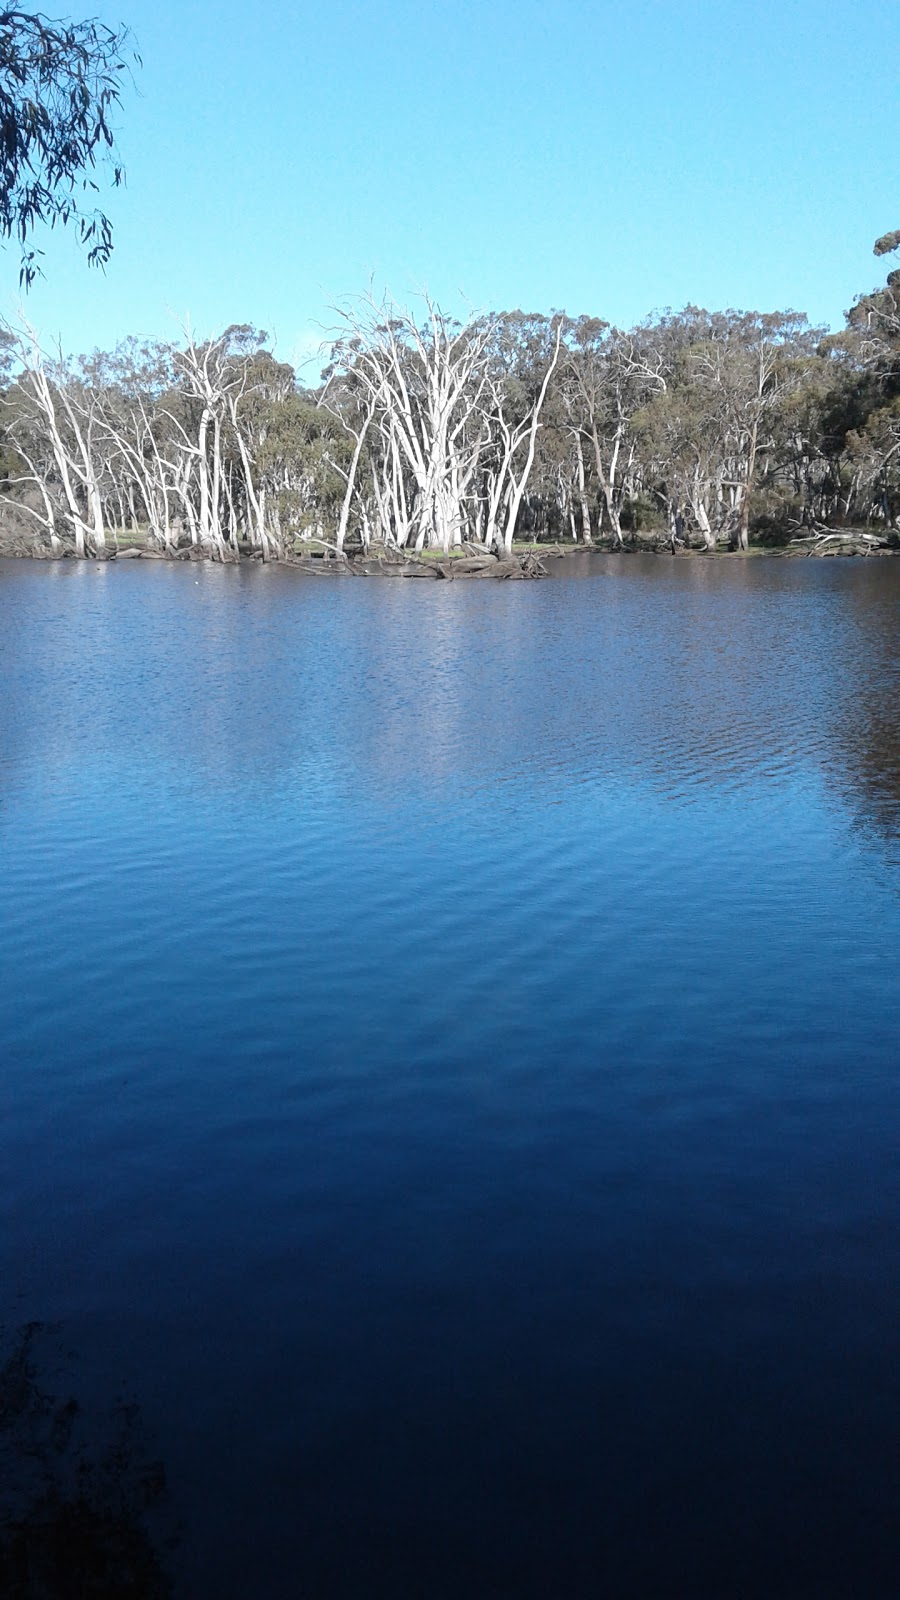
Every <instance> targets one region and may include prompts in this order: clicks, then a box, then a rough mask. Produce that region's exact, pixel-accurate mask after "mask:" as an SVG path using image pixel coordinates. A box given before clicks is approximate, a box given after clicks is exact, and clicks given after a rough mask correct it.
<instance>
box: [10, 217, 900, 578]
mask: <svg viewBox="0 0 900 1600" xmlns="http://www.w3.org/2000/svg"><path fill="white" fill-rule="evenodd" d="M898 243H900V234H889V235H885V237H884V238H883V239H881V240H879V241H878V244H877V245H876V254H881V255H883V254H887V253H889V252H890V251H892V250H894V249H896V248H897V246H898ZM336 316H337V318H338V323H337V326H336V328H335V329H334V330H333V333H332V336H331V338H330V339H329V340H328V341H326V344H325V346H324V348H323V368H322V373H321V381H320V382H319V383H318V384H316V385H315V386H313V387H305V386H303V385H302V384H301V383H300V382H299V381H298V377H297V374H296V373H295V372H294V370H293V368H292V367H291V366H290V365H288V364H287V363H285V362H283V361H281V360H279V359H278V358H277V356H276V355H275V353H274V352H273V350H272V349H271V347H270V342H269V340H268V339H267V337H266V335H265V334H264V333H261V332H258V331H257V330H256V329H254V328H252V327H250V326H247V325H242V326H233V327H230V328H228V329H226V330H225V331H224V332H223V333H221V334H219V335H218V336H216V337H212V338H202V339H201V338H198V337H197V336H196V335H195V334H194V333H193V332H192V331H191V330H190V329H185V330H183V332H182V335H181V337H179V338H178V339H175V340H172V341H170V342H161V341H142V340H139V339H137V338H130V339H127V340H126V341H125V342H124V343H122V344H120V345H119V346H118V347H117V348H116V349H114V350H112V351H109V352H102V351H94V352H93V353H92V354H91V355H89V356H80V357H70V356H68V355H66V354H65V353H64V352H63V351H62V350H59V349H57V350H55V351H48V350H46V349H44V348H42V346H41V343H40V341H39V339H38V338H37V336H36V335H35V334H34V332H33V331H32V330H31V329H30V328H29V327H28V326H27V325H26V324H25V323H20V324H18V325H13V324H6V325H5V326H4V328H3V330H2V357H3V361H4V364H5V365H4V378H3V385H2V393H0V441H2V457H0V477H2V482H0V493H2V504H3V515H2V529H3V547H4V548H5V549H6V550H7V551H12V550H14V551H16V552H17V553H22V554H25V553H35V554H45V555H57V556H61V555H67V554H71V555H74V556H77V557H93V558H103V557H105V556H109V555H110V554H114V553H116V552H117V551H122V550H123V549H124V548H131V549H134V550H141V551H143V552H146V553H148V554H150V553H154V554H159V555H172V556H175V555H183V554H185V553H187V554H188V555H193V556H197V557H205V558H209V559H212V560H216V561H223V562H224V561H239V560H241V559H246V558H256V559H259V560H262V561H272V560H278V561H285V560H297V559H301V558H302V557H303V555H304V553H305V554H306V555H307V556H310V555H314V554H315V555H316V556H319V557H322V556H324V557H326V558H330V559H332V560H333V561H335V562H338V563H343V562H345V561H346V559H347V557H348V556H349V555H355V556H356V557H357V558H359V557H362V558H364V559H372V558H373V557H374V556H375V555H376V554H378V555H380V554H382V553H384V552H387V553H389V554H391V553H392V554H393V555H394V557H395V558H399V557H403V558H406V557H410V558H412V559H413V560H419V561H425V560H427V559H428V558H429V557H444V558H449V557H452V556H453V555H454V554H456V555H457V556H462V557H464V558H466V559H468V560H470V562H471V563H473V565H474V568H476V569H477V566H478V561H479V558H480V557H481V556H482V555H485V556H486V555H488V554H490V553H493V555H494V557H495V558H496V557H499V558H500V560H501V562H503V561H506V562H507V563H509V562H510V561H511V560H512V559H513V550H514V544H519V543H520V542H521V541H528V542H529V543H537V544H540V543H542V542H549V543H552V544H556V545H561V544H563V543H565V544H567V545H570V546H572V545H574V546H580V547H582V548H583V547H597V546H601V545H602V546H603V547H605V548H612V549H626V548H628V547H630V546H640V547H644V548H646V547H647V546H648V544H649V545H651V546H654V545H655V546H658V547H660V548H664V549H673V550H676V549H679V548H681V549H689V548H694V549H698V550H706V551H716V550H719V549H726V548H730V549H734V550H739V551H743V550H747V549H749V547H750V545H751V543H757V544H763V545H768V546H773V547H788V548H791V549H793V550H810V551H815V552H821V553H830V552H831V551H832V550H836V549H842V548H843V549H853V550H867V549H872V550H875V549H879V548H889V547H892V546H895V545H900V272H897V271H893V272H891V273H890V274H889V276H888V279H887V282H886V283H885V284H884V285H883V286H882V287H881V288H879V289H877V290H875V291H874V292H872V293H871V294H867V295H864V296H861V297H860V299H859V300H858V301H857V302H856V304H855V305H854V306H853V308H852V309H851V311H850V312H849V313H848V316H847V322H846V327H845V328H844V329H843V330H842V331H841V332H839V333H836V334H835V333H829V332H827V331H826V330H824V329H821V328H815V327H812V326H810V324H809V323H808V321H807V319H806V317H805V316H803V315H801V314H798V313H795V312H790V311H789V312H775V313H755V312H736V311H724V312H710V311H706V310H703V309H701V308H699V307H696V306H688V307H686V308H685V310H683V311H680V312H668V311H667V312H664V313H662V314H660V315H656V316H653V317H649V318H647V319H646V320H645V321H644V322H642V323H640V324H639V325H638V326H637V327H634V328H630V329H622V328H618V327H616V326H614V325H612V324H610V323H609V322H607V321H605V320H603V319H602V318H601V317H595V316H587V315H585V316H578V317H569V316H566V315H564V314H562V313H551V314H550V315H538V314H526V313H523V312H520V311H512V312H499V313H491V314H489V315H481V316H475V317H473V318H471V319H470V320H469V321H468V322H465V323H461V322H459V321H455V320H453V319H452V318H450V317H448V316H447V315H446V314H445V313H444V312H443V311H442V310H441V309H440V308H439V307H438V306H437V305H435V304H433V303H432V302H430V301H428V300H427V299H426V300H423V301H422V302H420V303H419V304H418V305H417V306H416V307H414V308H413V309H412V310H410V309H408V308H406V307H404V306H401V305H398V304H397V303H395V302H394V301H393V300H391V299H390V298H389V297H385V298H384V299H376V298H375V297H374V296H372V295H369V296H366V297H363V298H361V299H359V300H358V301H355V302H352V303H348V304H346V305H344V306H343V307H342V308H341V309H340V310H339V311H338V312H337V313H336Z"/></svg>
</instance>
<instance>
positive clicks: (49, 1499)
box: [0, 1323, 171, 1600]
mask: <svg viewBox="0 0 900 1600" xmlns="http://www.w3.org/2000/svg"><path fill="white" fill-rule="evenodd" d="M55 1346H56V1341H55V1338H54V1333H53V1330H52V1329H48V1328H45V1327H42V1326H41V1325H40V1324H39V1323H28V1324H26V1325H25V1326H24V1327H22V1328H18V1329H16V1330H15V1332H14V1333H13V1334H12V1335H7V1336H5V1337H3V1339H2V1343H0V1593H2V1595H3V1596H4V1600H83V1597H86V1596H90V1597H91V1600H123V1597H124V1596H125V1595H129V1596H131V1597H133V1600H166V1597H167V1596H168V1595H170V1594H171V1586H170V1584H169V1582H168V1580H167V1578H166V1575H165V1572H164V1570H163V1567H162V1565H161V1563H160V1559H159V1554H158V1551H157V1549H156V1548H155V1547H154V1543H153V1541H152V1539H151V1537H150V1534H149V1531H148V1526H147V1523H148V1516H150V1515H152V1513H153V1511H154V1509H155V1508H158V1507H159V1505H160V1503H161V1502H162V1500H163V1497H164V1492H165V1479H164V1473H163V1469H162V1467H161V1466H160V1464H159V1463H158V1462H152V1461H148V1460H146V1459H145V1457H144V1452H143V1449H142V1445H143V1441H142V1438H141V1424H140V1412H139V1409H138V1407H137V1406H136V1405H134V1404H126V1403H124V1402H123V1401H119V1402H117V1403H116V1404H114V1405H113V1406H111V1407H110V1409H109V1410H108V1412H106V1413H104V1414H102V1415H97V1414H92V1413H90V1412H87V1413H85V1410H84V1408H83V1406H82V1405H81V1404H80V1403H79V1401H78V1400H77V1399H76V1398H75V1396H74V1395H73V1394H71V1393H69V1394H68V1395H67V1397H66V1398H62V1397H61V1396H60V1394H58V1393H54V1392H52V1390H51V1389H49V1388H48V1381H50V1379H51V1371H50V1370H49V1369H52V1368H56V1369H57V1373H56V1376H57V1378H59V1377H60V1376H62V1377H64V1379H65V1382H66V1385H67V1386H68V1385H69V1384H70V1383H71V1381H72V1377H73V1367H74V1357H73V1356H72V1354H71V1352H68V1353H65V1354H64V1353H63V1352H62V1351H61V1350H60V1349H59V1348H58V1347H55ZM60 1369H61V1370H60ZM156 1532H157V1537H158V1534H159V1530H158V1528H157V1530H156Z"/></svg>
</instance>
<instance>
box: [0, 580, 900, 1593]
mask: <svg viewBox="0 0 900 1600" xmlns="http://www.w3.org/2000/svg"><path fill="white" fill-rule="evenodd" d="M564 570H573V569H564V564H562V563H560V564H559V565H558V567H556V568H554V581H553V582H550V583H546V584H520V585H496V586H495V585H490V584H488V585H485V584H468V585H467V584H464V583H455V584H433V585H432V584H429V585H414V584H408V585H407V584H402V583H379V582H377V581H374V580H373V581H372V582H369V583H364V582H363V583H341V584H333V585H332V584H329V583H327V582H325V581H319V580H316V581H305V580H303V579H298V578H297V576H296V575H294V574H291V573H283V572H277V571H260V570H258V569H256V568H253V569H250V570H243V571H234V570H221V569H213V568H209V569H207V568H201V569H196V568H194V569H187V570H185V569H183V568H181V567H170V566H166V565H164V564H162V563H160V564H159V565H156V564H153V565H149V564H148V565H147V566H146V567H145V566H142V565H141V564H136V563H132V564H129V565H128V566H127V567H126V566H124V565H123V567H122V568H121V569H117V568H115V567H109V568H105V567H101V568H95V567H93V566H90V565H88V564H80V565H77V566H76V565H74V564H73V565H69V564H65V565H60V566H54V567H43V566H42V567H32V566H29V565H28V564H26V563H20V564H14V563H7V564H3V565H2V566H0V672H2V679H3V693H2V697H0V850H2V855H0V928H2V933H0V967H2V970H0V981H2V988H0V1057H2V1060H3V1062H4V1075H3V1081H2V1091H0V1142H2V1148H3V1151H4V1185H3V1188H2V1191H0V1250H2V1253H3V1254H2V1261H0V1320H2V1319H4V1318H5V1320H7V1321H8V1322H9V1323H13V1322H22V1321H24V1320H26V1319H27V1318H29V1317H34V1316H43V1317H52V1318H53V1319H54V1320H58V1321H59V1322H60V1323H61V1324H62V1325H64V1326H65V1327H66V1328H67V1329H70V1330H71V1335H72V1337H73V1339H74V1340H75V1341H76V1343H77V1344H78V1347H79V1349H82V1350H90V1351H91V1352H92V1357H91V1359H92V1360H94V1361H96V1365H97V1371H98V1374H101V1373H107V1372H108V1371H110V1370H113V1369H114V1370H116V1371H117V1372H118V1373H120V1374H121V1379H122V1381H124V1382H126V1383H127V1384H128V1386H129V1387H130V1388H131V1389H132V1390H133V1391H134V1392H136V1393H138V1394H139V1396H140V1399H141V1403H142V1407H143V1409H144V1411H145V1413H146V1414H147V1415H148V1416H149V1417H150V1418H151V1419H152V1424H153V1431H154V1434H155V1435H156V1436H158V1437H159V1438H160V1442H161V1447H162V1448H163V1451H164V1454H165V1455H166V1459H167V1462H168V1464H169V1467H170V1475H171V1477H172V1480H173V1487H174V1492H175V1496H176V1499H177V1502H178V1504H179V1506H180V1507H183V1508H184V1513H185V1518H186V1522H187V1532H186V1537H185V1541H184V1547H183V1549H182V1550H181V1551H180V1553H179V1556H178V1561H179V1563H180V1582H181V1586H182V1589H181V1592H183V1593H184V1594H185V1595H186V1596H187V1595H189V1596H191V1597H192V1600H194V1597H197V1600H205V1597H206V1596H213V1595H215V1596H216V1597H217V1600H220V1597H221V1600H229V1597H231V1596H235V1597H237V1596H241V1597H243V1596H244V1595H246V1594H247V1593H250V1592H254V1593H260V1594H272V1595H280V1594H295V1593H297V1594H301V1593H302V1594H306V1595H310V1596H316V1597H318V1596H322V1597H323V1600H324V1597H326V1596H327V1597H328V1600H332V1597H343V1596H354V1597H356V1596H358V1595H360V1594H362V1593H365V1594H367V1595H370V1596H373V1597H380V1596H382V1595H383V1596H389V1595H390V1596H392V1597H393V1596H396V1595H398V1594H406V1593H422V1594H427V1595H429V1596H437V1597H442V1596H448V1597H449V1596H453V1597H454V1600H456V1597H457V1596H458V1595H459V1594H461V1593H465V1592H471V1593H474V1594H482V1593H483V1594H490V1595H498V1596H500V1595H503V1596H507V1595H509V1596H516V1597H517V1600H518V1597H530V1596H534V1597H537V1596H541V1597H544V1596H547V1595H549V1594H560V1595H563V1594H564V1595H566V1596H567V1597H576V1600H578V1597H582V1596H583V1597H585V1600H587V1597H591V1600H594V1597H595V1596H596V1595H598V1594H601V1593H609V1594H610V1595H624V1594H635V1595H637V1594H640V1595H645V1594H646V1595H663V1594H673V1595H675V1594H678V1595H682V1594H691V1595H697V1596H706V1595H709V1596H720V1595H724V1594H747V1595H751V1594H752V1595H755V1594H760V1593H765V1594H772V1595H784V1596H792V1597H797V1596H810V1597H812V1596H816V1597H821V1596H823V1595H830V1594H835V1595H850V1594H857V1593H865V1594H866V1595H874V1596H878V1595H882V1594H883V1595H885V1596H887V1595H889V1594H892V1593H893V1588H894V1576H893V1575H894V1572H895V1570H896V1558H897V1555H898V1551H897V1544H896V1526H895V1523H896V1519H895V1510H894V1508H895V1496H896V1463H895V1449H894V1445H895V1439H894V1427H893V1413H892V1404H894V1403H895V1401H896V1396H897V1386H896V1372H895V1367H894V1361H893V1345H894V1328H895V1327H896V1323H897V1314H898V1311H900V1304H898V1292H897V1288H896V1277H895V1274H894V1272H893V1262H894V1260H895V1257H896V1247H897V1242H898V1241H897V1231H898V1230H897V1168H896V1158H895V1150H896V1123H897V1109H898V1106H897V1101H898V1092H897V1081H896V1059H897V1047H896V1040H897V1037H898V1026H900V992H898V985H897V984H896V980H895V977H894V964H893V952H894V950H895V949H896V946H897V938H898V934H900V901H898V895H897V888H898V882H900V877H898V868H900V861H898V851H897V837H898V831H897V824H898V817H900V737H898V724H900V710H898V707H900V696H898V693H897V690H898V655H897V647H896V635H897V616H898V601H900V565H898V564H895V563H891V562H878V563H876V562H870V563H865V562H847V563H842V564H840V565H838V564H832V563H812V562H804V563H792V562H788V561H783V560H781V561H779V560H777V559H772V560H769V559H759V560H756V559H754V560H752V561H728V560H725V561H709V562H706V561H703V560H699V559H698V560H690V561H687V560H684V561H675V562H672V561H668V560H663V559H653V558H648V559H646V560H645V559H643V558H638V557H624V558H605V559H596V560H594V561H593V563H592V566H591V571H592V572H593V573H594V574H596V575H595V576H593V577H590V578H586V579H584V580H583V581H582V580H579V579H574V578H569V577H567V576H565V575H563V576H559V574H560V573H561V572H563V571H564ZM98 1381H99V1380H98Z"/></svg>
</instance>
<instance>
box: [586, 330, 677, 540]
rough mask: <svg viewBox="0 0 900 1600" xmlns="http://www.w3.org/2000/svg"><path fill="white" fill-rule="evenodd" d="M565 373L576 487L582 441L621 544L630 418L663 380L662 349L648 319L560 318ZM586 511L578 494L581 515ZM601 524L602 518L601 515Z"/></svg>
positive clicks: (631, 453) (631, 452) (632, 450)
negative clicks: (628, 326) (626, 323)
mask: <svg viewBox="0 0 900 1600" xmlns="http://www.w3.org/2000/svg"><path fill="white" fill-rule="evenodd" d="M565 378H566V381H567V383H568V385H569V392H570V396H571V401H570V408H571V415H572V418H573V422H572V426H573V430H574V432H575V433H576V434H577V436H578V441H577V445H576V460H577V462H578V479H579V490H580V492H581V493H582V495H583V494H584V490H583V480H584V453H583V452H584V446H585V445H587V446H588V448H590V449H591V450H592V452H593V464H594V469H595V471H596V475H597V480H598V483H599V485H600V494H601V505H602V512H601V518H602V516H603V515H605V517H606V520H607V521H608V523H609V529H610V535H611V537H612V542H613V545H614V546H615V547H616V548H621V547H622V546H623V545H624V543H625V540H624V535H623V532H622V507H623V503H624V501H625V499H626V497H627V496H628V494H629V493H630V492H631V491H632V489H633V471H634V468H635V463H636V453H637V440H636V435H635V430H634V418H635V417H636V416H637V414H638V413H639V412H640V411H641V410H642V408H643V407H644V406H645V405H646V403H647V401H648V399H649V398H650V397H651V396H652V395H653V394H656V393H658V392H660V391H661V390H663V389H664V388H665V386H666V376H665V371H664V359H663V353H662V350H661V348H660V346H659V343H658V340H657V339H656V338H655V330H654V328H653V326H652V325H651V324H645V325H642V326H640V327H638V328H634V329H632V330H631V331H624V330H622V329H619V328H614V327H610V325H609V323H607V322H603V321H601V320H600V319H599V318H597V317H587V316H582V317H577V318H575V319H572V320H570V321H569V322H568V323H567V324H566V358H565ZM585 515H586V507H585V502H584V499H583V501H582V516H583V518H584V517H585ZM601 526H602V521H601Z"/></svg>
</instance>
